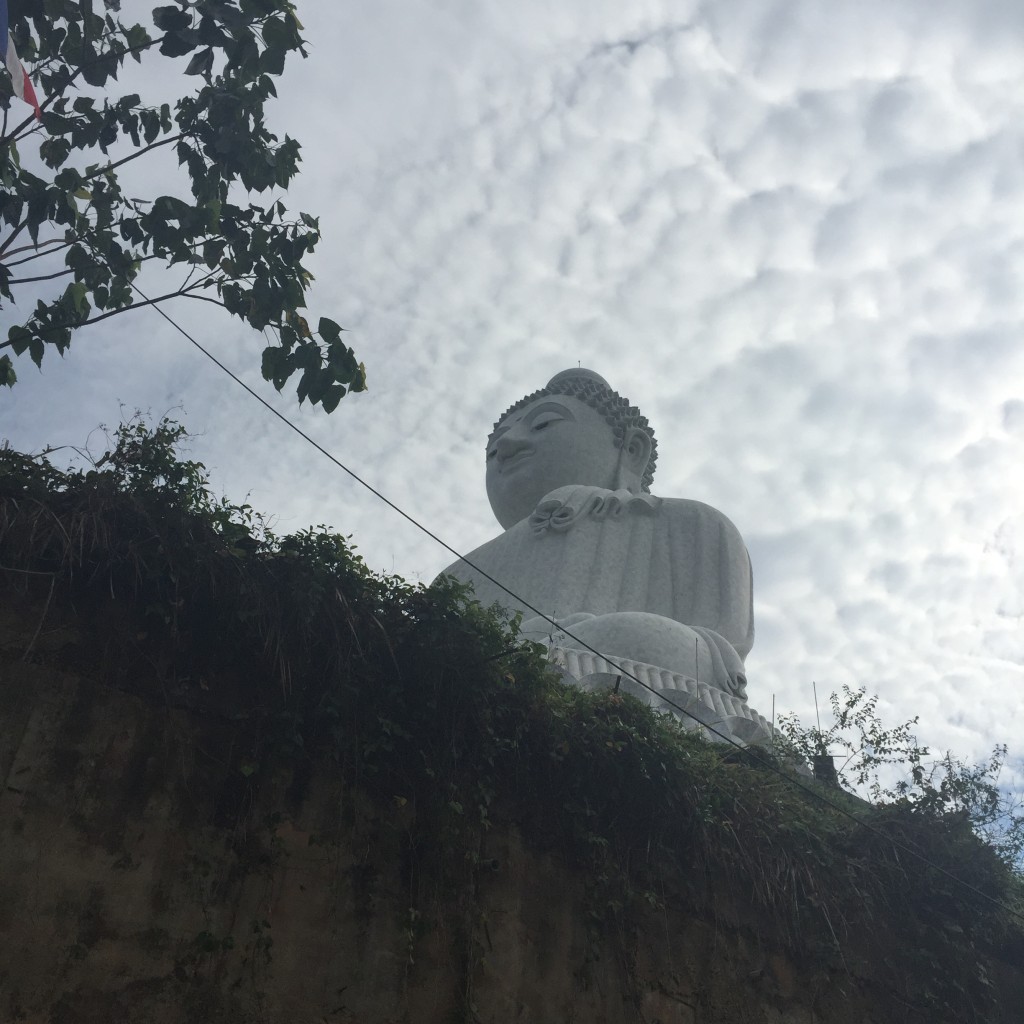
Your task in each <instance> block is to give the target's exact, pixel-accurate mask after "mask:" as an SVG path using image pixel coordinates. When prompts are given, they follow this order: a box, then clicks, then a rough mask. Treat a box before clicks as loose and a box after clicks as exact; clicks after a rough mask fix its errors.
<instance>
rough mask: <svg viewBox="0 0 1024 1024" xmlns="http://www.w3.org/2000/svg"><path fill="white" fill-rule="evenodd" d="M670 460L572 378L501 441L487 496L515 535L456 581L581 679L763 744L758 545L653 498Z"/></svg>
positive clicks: (599, 391) (529, 403)
mask: <svg viewBox="0 0 1024 1024" xmlns="http://www.w3.org/2000/svg"><path fill="white" fill-rule="evenodd" d="M656 460H657V443H656V441H655V439H654V431H653V430H652V429H651V427H650V425H649V423H648V422H647V419H646V417H644V416H643V415H641V413H640V411H639V409H637V408H635V407H634V406H632V405H630V404H629V402H628V401H627V400H626V399H625V398H623V397H621V396H620V395H619V394H617V393H616V392H615V391H613V390H612V389H611V387H610V386H609V385H608V383H607V382H606V381H605V380H604V379H603V378H602V377H600V376H599V375H598V374H596V373H594V372H593V371H591V370H585V369H573V370H565V371H563V372H562V373H559V374H557V375H556V376H555V377H553V378H552V379H551V380H550V381H549V382H548V384H547V386H546V387H544V388H542V389H541V390H540V391H536V392H534V393H533V394H531V395H527V396H526V397H525V398H523V399H521V400H520V401H518V402H516V403H515V404H514V405H513V406H512V407H511V408H510V409H509V410H508V411H507V412H506V413H505V414H504V415H503V416H502V417H501V418H500V419H499V420H498V422H497V423H496V424H495V426H494V429H493V431H492V432H491V435H490V438H489V439H488V442H487V496H488V498H489V499H490V503H491V508H492V510H493V511H494V514H495V516H496V518H497V520H498V522H499V523H500V524H501V526H502V528H503V531H504V532H503V533H501V534H500V535H499V536H497V537H495V538H494V539H493V540H490V541H488V542H487V543H486V544H483V545H482V546H481V547H479V548H477V549H476V550H475V551H473V552H471V553H470V554H468V555H467V556H466V559H465V561H461V560H460V561H458V562H456V563H455V564H453V565H451V566H449V567H448V568H447V569H446V570H445V574H447V575H450V576H454V577H455V578H456V579H459V580H461V581H464V582H469V583H472V584H473V588H474V593H475V596H476V598H477V599H478V600H479V601H480V602H481V603H483V604H485V605H492V604H495V603H497V604H498V605H500V606H502V607H504V608H506V609H507V610H509V611H510V612H513V613H516V612H518V613H519V614H521V616H522V621H521V624H520V630H521V633H522V635H523V636H524V637H526V638H527V639H531V640H537V641H540V642H543V643H546V644H547V645H548V647H549V648H550V651H551V658H552V661H553V662H554V663H555V664H556V665H557V666H559V667H560V668H561V669H562V671H563V673H564V674H565V676H566V678H567V679H569V680H570V681H573V682H575V683H576V684H578V685H583V686H587V687H601V686H612V685H614V686H616V687H619V688H621V689H622V690H625V691H627V692H630V693H633V694H635V695H636V696H639V697H641V698H642V699H644V700H647V701H648V702H649V703H651V704H653V705H655V706H658V707H661V708H662V709H664V710H668V711H671V712H673V713H676V714H677V717H681V720H683V721H687V722H693V721H694V720H697V721H699V722H701V723H703V724H706V725H710V726H713V727H714V730H715V731H716V732H720V733H723V734H725V735H728V736H730V738H733V739H737V740H740V741H742V742H762V741H764V740H765V739H766V737H767V735H768V726H767V723H766V722H765V721H764V719H763V718H761V716H760V715H758V714H757V713H756V712H754V711H752V710H751V709H750V708H748V707H747V705H746V683H747V680H746V674H745V670H744V659H745V658H746V656H747V654H748V653H749V651H750V648H751V646H752V644H753V641H754V618H753V604H752V581H751V570H750V559H749V557H748V555H747V550H746V548H745V547H744V544H743V541H742V539H741V537H740V535H739V532H738V531H737V530H736V527H735V526H733V524H732V523H731V522H729V520H728V519H726V517H725V516H723V515H722V513H721V512H718V511H717V510H715V509H713V508H711V507H710V506H708V505H705V504H702V503H701V502H698V501H690V500H685V499H678V498H659V497H655V496H654V495H653V494H651V493H650V487H651V482H652V480H653V477H654V467H655V462H656ZM493 581H499V582H500V583H501V584H503V585H504V587H507V588H508V591H511V594H510V593H509V592H508V591H506V590H504V589H503V588H502V587H499V586H498V585H497V584H496V583H495V582H493ZM512 595H515V596H512ZM538 612H540V613H543V614H542V615H538ZM545 616H546V617H545ZM549 620H553V622H552V621H549ZM595 652H599V653H595ZM621 670H625V673H627V674H624V673H623V671H621ZM630 676H636V677H637V678H638V679H639V680H641V682H640V683H637V682H636V681H635V680H633V679H630V678H629V677H630ZM669 691H672V692H669ZM661 697H665V698H668V699H667V700H662V699H661ZM673 705H675V706H676V707H675V708H673ZM679 706H682V707H683V708H685V713H683V714H682V715H680V714H679V711H678V708H679Z"/></svg>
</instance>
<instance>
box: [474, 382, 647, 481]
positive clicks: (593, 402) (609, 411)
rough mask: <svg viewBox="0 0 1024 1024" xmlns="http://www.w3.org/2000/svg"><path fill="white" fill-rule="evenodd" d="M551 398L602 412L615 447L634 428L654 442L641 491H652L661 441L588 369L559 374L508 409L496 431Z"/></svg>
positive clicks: (637, 412) (631, 407)
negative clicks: (564, 397) (516, 414)
mask: <svg viewBox="0 0 1024 1024" xmlns="http://www.w3.org/2000/svg"><path fill="white" fill-rule="evenodd" d="M550 395H568V396H569V397H570V398H578V399H579V400H580V401H581V402H584V403H586V404H587V405H589V406H590V408H591V409H594V410H595V411H596V412H598V413H600V414H601V416H603V417H604V419H605V421H606V422H607V423H608V425H609V426H610V427H611V428H612V434H613V436H614V440H615V447H616V448H621V447H622V445H623V443H624V442H625V439H626V431H627V430H629V429H630V428H631V427H639V429H640V430H642V431H643V432H644V433H645V434H646V435H647V436H648V437H649V438H650V439H651V457H650V458H649V459H648V460H647V467H646V468H645V469H644V473H643V477H642V478H641V481H640V485H641V488H642V489H643V490H644V491H645V492H650V489H651V482H652V481H653V480H654V465H655V463H656V462H657V460H658V442H657V441H656V440H655V438H654V429H653V427H651V425H650V423H648V422H647V417H646V416H644V415H643V413H641V412H640V410H639V409H638V408H637V407H636V406H635V405H630V404H629V400H628V399H626V398H623V397H622V395H620V394H619V393H618V392H617V391H613V390H612V389H611V387H610V386H609V384H608V382H607V381H606V380H605V379H604V378H603V377H602V376H601V375H600V374H597V373H594V371H593V370H585V369H583V368H582V367H581V368H578V369H574V370H563V371H562V372H561V373H556V374H555V376H554V377H552V378H551V380H549V381H548V383H547V385H546V386H545V387H543V388H541V389H540V390H539V391H534V392H533V394H532V395H527V396H526V397H525V398H521V399H520V400H519V401H518V402H516V403H515V405H513V406H511V407H510V408H508V409H506V410H505V412H504V413H502V415H501V416H500V417H499V418H498V422H497V423H495V424H494V429H495V430H497V429H498V427H499V426H500V425H501V423H502V422H504V420H506V419H507V418H508V417H509V416H511V415H512V413H514V412H518V410H520V409H522V408H523V407H524V406H527V405H529V404H530V403H531V402H535V401H536V400H537V399H538V398H547V397H548V396H550Z"/></svg>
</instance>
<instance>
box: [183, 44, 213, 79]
mask: <svg viewBox="0 0 1024 1024" xmlns="http://www.w3.org/2000/svg"><path fill="white" fill-rule="evenodd" d="M212 71H213V47H212V46H208V47H207V48H206V49H205V50H200V51H199V52H198V53H196V54H194V55H193V57H192V59H191V60H190V61H189V62H188V66H187V67H186V68H185V74H186V75H202V76H203V77H204V78H206V79H209V77H210V73H211V72H212Z"/></svg>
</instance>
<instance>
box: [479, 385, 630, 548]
mask: <svg viewBox="0 0 1024 1024" xmlns="http://www.w3.org/2000/svg"><path fill="white" fill-rule="evenodd" d="M620 454H621V450H620V449H619V448H617V447H616V445H615V435H614V433H613V432H612V428H611V426H610V425H609V424H608V422H607V421H606V420H605V418H604V417H603V416H602V415H601V414H600V413H598V412H597V411H595V410H594V409H591V408H590V406H589V405H587V404H586V403H585V402H581V401H580V400H579V399H578V398H572V397H570V396H568V395H551V396H547V397H544V398H538V399H537V400H536V401H535V402H531V403H530V404H529V405H526V406H523V408H522V409H517V410H516V411H515V412H513V413H511V414H510V415H509V416H507V417H506V418H505V419H503V420H502V421H501V423H500V424H498V426H497V427H496V428H495V430H494V433H493V434H492V435H491V436H490V439H489V441H488V444H487V497H488V498H489V499H490V502H491V508H492V509H493V510H494V515H495V516H496V517H497V520H498V522H499V523H501V525H502V526H503V527H504V528H505V529H506V530H507V529H508V528H509V527H510V526H513V525H514V524H515V523H518V522H519V520H520V519H524V518H525V517H526V516H528V515H529V514H530V513H531V512H532V511H533V510H534V508H535V507H536V505H537V503H538V502H539V501H540V500H541V498H543V497H544V495H545V494H548V493H549V492H551V491H553V490H555V489H556V488H558V487H564V486H565V485H567V484H589V485H592V486H594V487H607V488H609V489H613V488H615V487H616V486H617V478H618V475H619V474H618V471H619V462H620Z"/></svg>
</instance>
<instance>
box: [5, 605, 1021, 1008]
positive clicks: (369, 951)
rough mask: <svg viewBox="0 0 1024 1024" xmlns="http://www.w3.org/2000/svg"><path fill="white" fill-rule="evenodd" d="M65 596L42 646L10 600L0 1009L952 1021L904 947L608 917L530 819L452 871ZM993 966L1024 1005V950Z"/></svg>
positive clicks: (405, 813)
mask: <svg viewBox="0 0 1024 1024" xmlns="http://www.w3.org/2000/svg"><path fill="white" fill-rule="evenodd" d="M61 615H62V616H63V617H61V616H57V617H56V618H54V616H53V615H52V614H51V616H50V618H49V619H48V627H47V630H46V631H45V634H43V635H40V636H39V637H37V638H36V642H35V644H34V646H33V655H32V657H33V658H34V659H36V660H37V661H41V662H43V664H32V663H29V662H23V661H22V660H21V655H22V653H23V651H24V649H25V647H26V638H31V637H32V635H33V632H34V623H35V622H37V621H38V617H37V616H38V605H37V606H36V610H35V612H33V613H32V615H29V614H27V613H25V614H22V612H21V611H19V610H18V609H13V610H9V611H8V612H7V613H5V614H4V616H3V617H2V621H0V783H2V787H3V788H2V790H0V1021H29V1022H33V1024H36V1022H38V1024H44V1022H46V1024H118V1022H138V1024H142V1022H146V1024H185V1022H196V1021H222V1022H225V1024H241V1022H250V1021H251V1022H257V1021H265V1022H273V1024H277V1022H281V1024H284V1022H288V1024H307V1022H308V1024H314V1022H316V1024H321V1022H325V1021H326V1022H365V1024H370V1022H374V1024H377V1022H380V1024H383V1022H399V1021H408V1022H417V1024H419V1022H422V1024H433V1022H436V1024H450V1022H453V1021H461V1020H465V1021H481V1022H494V1024H499V1022H501V1024H505V1022H512V1021H529V1022H536V1024H541V1022H551V1024H563V1022H567V1021H578V1022H588V1024H591V1022H593V1024H597V1022H603V1021H607V1022H618V1021H644V1022H647V1024H655V1022H660V1024H670V1022H673V1024H674V1022H678V1024H698V1022H699V1024H714V1022H718V1024H734V1022H735V1024H739V1022H765V1024H767V1022H773V1024H775V1022H779V1024H783V1022H786V1024H805V1022H806V1024H811V1022H817V1021H827V1022H829V1024H864V1022H868V1021H874V1022H885V1021H896V1020H899V1021H919V1020H920V1021H924V1020H933V1019H937V1018H936V1017H934V1016H931V1017H930V1016H929V1015H928V1014H927V1013H924V1012H920V1013H919V1012H918V1011H917V1010H915V1009H914V1008H913V1007H910V1006H908V1005H906V1004H905V1003H904V1002H903V1001H902V1000H901V996H900V985H901V982H900V979H901V976H903V975H905V974H906V973H907V972H909V971H911V970H919V969H920V966H919V965H917V964H916V963H915V962H913V961H912V958H908V959H907V960H906V963H902V962H901V960H900V952H899V951H898V950H897V951H893V954H892V957H891V961H892V962H891V964H890V968H889V969H888V970H887V971H885V972H883V973H881V974H879V973H877V972H876V973H875V974H874V975H870V974H869V975H865V972H864V971H863V970H862V969H861V968H860V967H859V966H858V965H859V964H862V963H864V962H866V961H865V960H864V958H863V957H862V956H860V955H859V953H858V951H857V943H856V942H853V941H851V942H850V943H849V945H848V946H847V948H846V952H845V956H846V962H845V964H844V963H843V962H842V961H841V960H840V959H839V958H837V957H835V956H832V957H825V956H823V957H821V958H820V959H818V960H806V959H798V958H796V957H795V956H794V955H793V954H792V953H790V952H787V949H786V947H785V945H784V944H782V943H779V942H772V941H769V940H767V939H765V938H764V936H765V935H770V934H772V932H773V929H772V927H771V923H770V922H767V923H766V925H765V927H764V928H758V927H757V926H756V921H753V920H750V921H747V922H743V921H742V920H738V918H737V915H736V914H735V913H734V912H733V911H730V912H728V913H723V914H721V915H717V916H718V918H719V919H718V920H717V922H716V920H715V919H713V918H712V917H709V916H707V915H704V916H702V915H699V914H697V913H695V912H694V911H692V910H688V909H686V908H685V907H682V906H678V905H676V906H673V905H672V904H673V902H674V901H673V899H672V897H671V895H669V896H668V898H667V904H668V908H667V909H652V910H651V911H650V912H648V913H645V914H644V915H642V916H641V918H640V919H639V920H638V921H637V922H636V927H635V928H634V929H631V931H630V934H628V935H626V934H614V933H612V934H605V935H603V936H599V937H595V934H594V932H593V929H592V928H590V927H589V924H590V921H591V916H590V911H591V909H592V907H591V904H590V903H589V897H588V894H587V892H586V890H585V885H584V881H583V880H582V879H581V878H580V877H578V876H577V875H575V874H574V873H573V872H571V871H570V870H569V869H568V868H567V867H566V866H565V865H563V864H561V863H560V862H559V861H558V860H557V859H556V858H554V857H552V856H550V855H547V854H544V853H539V852H537V851H535V850H532V849H530V848H529V847H528V846H527V845H526V844H525V843H524V842H523V840H522V839H521V837H520V835H519V833H518V832H517V830H516V829H515V827H514V826H512V825H508V826H507V827H498V828H495V829H493V830H492V831H491V832H490V833H489V834H488V836H487V839H486V845H485V848H484V850H482V851H481V856H482V858H483V862H484V863H485V864H486V865H487V870H484V871H476V872H474V873H469V872H467V873H466V878H467V879H470V878H471V879H472V882H471V885H472V891H465V892H459V891H457V890H455V891H453V890H451V888H450V887H449V888H448V889H446V890H443V893H442V890H441V889H440V888H436V887H434V886H433V885H432V880H431V878H430V877H425V875H424V873H425V872H426V873H427V874H429V862H427V861H424V860H423V859H421V858H417V857H416V856H415V851H414V850H410V848H409V842H410V835H411V834H412V828H411V826H412V815H413V814H414V809H413V808H412V807H410V806H409V805H407V804H404V805H403V804H402V801H401V799H400V798H399V799H395V800H394V801H393V802H392V803H391V804H387V803H382V802H381V801H379V800H378V801H376V802H372V801H370V800H369V799H367V798H366V797H364V796H360V795H359V794H358V793H357V792H355V791H354V790H353V789H352V788H351V787H349V786H347V785H346V784H345V781H344V780H343V779H340V778H337V777H332V776H331V775H330V773H328V772H324V773H322V774H320V775H317V774H314V776H313V777H312V778H309V779H305V780H303V784H302V786H301V787H298V786H296V780H295V779H294V778H293V776H292V773H291V772H290V771H289V770H287V769H285V768H282V769H280V770H276V771H271V772H269V773H268V772H266V771H264V772H261V773H257V774H258V775H259V776H261V784H260V785H259V786H256V785H255V784H254V778H255V777H256V775H254V774H251V773H250V767H251V766H248V765H247V764H246V763H245V761H244V759H242V760H241V761H240V760H239V757H238V756H237V754H238V741H239V736H240V728H241V727H240V725H239V724H238V723H232V722H231V721H230V720H228V719H226V718H225V717H223V716H220V715H214V714H212V713H209V712H205V713H204V712H200V711H196V710H186V709H182V708H177V709H176V708H172V707H168V706H167V704H166V703H162V702H161V700H160V699H159V697H158V696H155V694H158V689H157V688H154V685H153V684H152V681H150V683H149V684H147V686H145V687H141V688H140V690H141V691H146V692H148V693H150V696H148V697H142V696H140V695H139V694H138V693H137V692H136V693H129V692H125V690H124V689H118V688H115V687H113V686H111V685H110V684H109V683H110V680H109V678H106V679H105V678H102V677H97V672H98V671H99V670H98V669H97V668H96V666H97V665H98V664H99V663H100V662H101V661H104V660H105V661H106V662H109V661H110V659H111V658H113V659H115V660H116V658H117V656H118V652H117V651H116V650H108V651H107V653H106V656H105V659H99V660H96V659H94V660H93V661H92V662H91V663H90V664H89V665H85V663H86V662H89V661H90V659H89V658H88V657H86V655H85V654H84V653H83V652H87V651H88V650H89V649H90V644H93V645H95V644H94V641H93V640H92V639H91V638H90V635H89V631H88V630H86V628H85V627H84V626H83V625H82V624H81V623H80V622H79V623H77V624H76V621H75V619H74V616H73V615H72V614H71V613H70V612H69V611H67V610H65V611H64V612H63V613H61ZM34 616H35V618H34ZM112 635H113V636H115V637H116V636H117V631H116V630H115V631H114V632H113V633H112ZM46 662H49V664H46ZM76 665H78V666H79V668H78V669H77V670H75V666H76ZM82 666H84V667H82ZM100 675H101V676H102V673H101V674H100ZM247 773H248V774H247ZM467 884H470V883H467ZM727 922H728V923H727ZM758 936H761V937H758ZM876 940H877V941H878V942H881V943H884V936H881V935H880V936H867V937H862V940H861V945H862V946H863V945H864V944H865V942H866V943H870V942H873V941H876ZM993 980H994V983H995V984H997V985H999V986H1001V988H1002V989H1003V991H1004V993H1005V998H1003V999H1002V1000H1001V1002H1002V1004H1003V1005H1005V1006H1006V1007H1007V1013H1006V1016H1005V1017H1003V1018H1001V1019H1005V1020H1006V1021H1010V1020H1014V1019H1017V1018H1016V1017H1015V1016H1014V1013H1016V1010H1013V1009H1011V1007H1014V1006H1016V1007H1019V1006H1021V1005H1024V972H1021V971H1017V972H1016V973H1014V972H1012V971H1011V970H1010V969H1009V968H1006V969H1005V970H1004V971H1003V974H1002V976H1000V977H997V978H995V979H993ZM949 1019H962V1020H968V1019H971V1017H970V1016H969V1015H967V1014H960V1015H957V1014H953V1015H952V1016H951V1017H950V1018H949Z"/></svg>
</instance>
